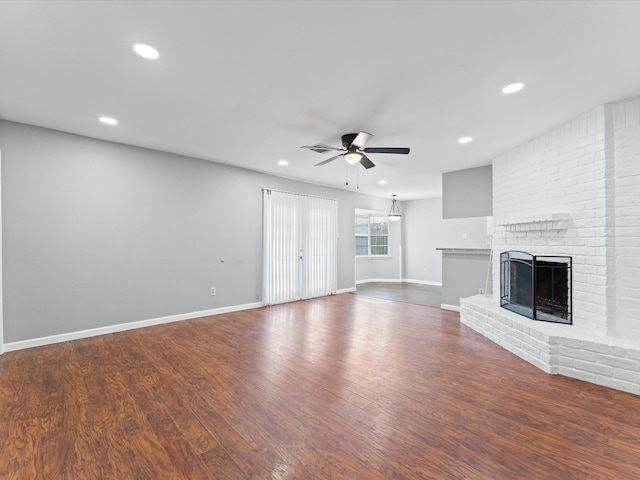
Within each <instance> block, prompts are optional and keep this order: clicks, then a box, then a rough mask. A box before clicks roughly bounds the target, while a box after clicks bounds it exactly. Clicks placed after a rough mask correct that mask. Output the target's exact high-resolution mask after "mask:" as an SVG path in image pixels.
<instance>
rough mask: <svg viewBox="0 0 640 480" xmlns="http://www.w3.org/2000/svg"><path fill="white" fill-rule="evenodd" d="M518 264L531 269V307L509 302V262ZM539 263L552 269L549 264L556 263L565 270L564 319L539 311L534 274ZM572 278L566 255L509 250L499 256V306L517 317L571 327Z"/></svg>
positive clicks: (570, 261) (570, 263) (569, 260)
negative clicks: (566, 290) (565, 306)
mask: <svg viewBox="0 0 640 480" xmlns="http://www.w3.org/2000/svg"><path fill="white" fill-rule="evenodd" d="M512 261H513V262H520V263H521V264H524V265H527V266H529V267H530V268H531V288H532V292H531V306H528V305H524V304H519V303H513V302H512V301H511V293H512V292H511V275H510V271H511V262H512ZM540 262H544V263H545V265H544V266H545V267H547V268H554V267H552V266H549V265H548V264H549V263H557V264H558V265H562V267H559V268H563V269H564V268H566V269H567V283H568V293H567V310H566V318H563V317H559V316H556V315H553V314H550V313H547V312H544V311H540V310H539V305H538V299H537V295H536V293H537V292H536V288H537V286H536V273H537V268H538V266H539V263H540ZM572 297H573V278H572V258H571V257H570V256H567V255H532V254H530V253H528V252H521V251H517V250H510V251H507V252H502V253H501V254H500V306H501V307H502V308H505V309H507V310H511V311H512V312H515V313H517V314H519V315H522V316H524V317H527V318H531V319H533V320H539V321H543V322H553V323H561V324H564V325H572V324H573V319H572V314H571V310H572V306H573V298H572Z"/></svg>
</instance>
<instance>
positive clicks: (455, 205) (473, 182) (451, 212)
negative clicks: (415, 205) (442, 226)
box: [442, 165, 493, 218]
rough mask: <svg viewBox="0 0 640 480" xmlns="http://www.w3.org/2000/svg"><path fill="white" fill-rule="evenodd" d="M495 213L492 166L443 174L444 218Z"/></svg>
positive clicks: (482, 215)
mask: <svg viewBox="0 0 640 480" xmlns="http://www.w3.org/2000/svg"><path fill="white" fill-rule="evenodd" d="M491 215H493V175H492V166H491V165H484V166H482V167H477V168H468V169H466V170H457V171H454V172H447V173H444V174H443V175H442V218H468V217H490V216H491Z"/></svg>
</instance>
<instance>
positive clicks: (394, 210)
mask: <svg viewBox="0 0 640 480" xmlns="http://www.w3.org/2000/svg"><path fill="white" fill-rule="evenodd" d="M392 197H393V200H392V201H391V210H389V215H388V216H387V217H388V218H389V221H390V222H397V221H398V220H400V219H401V218H402V214H401V213H400V209H399V208H398V204H397V203H396V196H395V195H392Z"/></svg>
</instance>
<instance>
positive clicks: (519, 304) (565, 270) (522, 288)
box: [500, 251, 571, 324]
mask: <svg viewBox="0 0 640 480" xmlns="http://www.w3.org/2000/svg"><path fill="white" fill-rule="evenodd" d="M500 305H501V306H502V307H504V308H506V309H508V310H511V311H513V312H515V313H518V314H520V315H523V316H525V317H528V318H532V319H534V320H543V321H546V322H556V323H565V324H571V257H568V256H556V255H554V256H539V255H531V254H530V253H526V252H517V251H510V252H503V253H502V254H500Z"/></svg>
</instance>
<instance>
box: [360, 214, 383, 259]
mask: <svg viewBox="0 0 640 480" xmlns="http://www.w3.org/2000/svg"><path fill="white" fill-rule="evenodd" d="M355 230H356V256H357V257H375V256H387V255H389V221H388V219H387V217H386V216H384V217H383V216H376V215H356V229H355Z"/></svg>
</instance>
